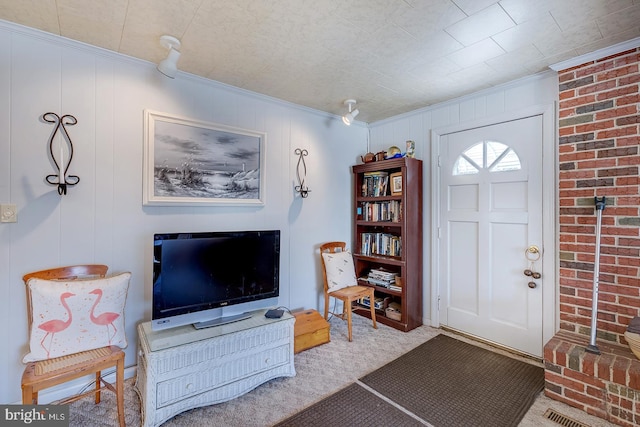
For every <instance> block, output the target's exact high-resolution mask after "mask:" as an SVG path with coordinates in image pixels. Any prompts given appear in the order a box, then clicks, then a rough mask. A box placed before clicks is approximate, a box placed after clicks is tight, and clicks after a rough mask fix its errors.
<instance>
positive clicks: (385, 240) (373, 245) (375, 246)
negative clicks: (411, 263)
mask: <svg viewBox="0 0 640 427" xmlns="http://www.w3.org/2000/svg"><path fill="white" fill-rule="evenodd" d="M360 239H361V244H360V245H361V247H360V253H361V254H362V255H384V256H396V257H399V256H402V242H401V239H400V236H396V235H393V234H388V233H361V235H360Z"/></svg>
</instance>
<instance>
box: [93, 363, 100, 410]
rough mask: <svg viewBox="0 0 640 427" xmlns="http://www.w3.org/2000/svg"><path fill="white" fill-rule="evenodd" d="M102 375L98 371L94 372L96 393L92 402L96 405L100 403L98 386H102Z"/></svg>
mask: <svg viewBox="0 0 640 427" xmlns="http://www.w3.org/2000/svg"><path fill="white" fill-rule="evenodd" d="M101 381H102V373H101V372H100V371H98V372H96V392H95V393H94V394H95V399H94V402H95V403H96V405H97V404H98V403H100V386H101V385H102V382H101Z"/></svg>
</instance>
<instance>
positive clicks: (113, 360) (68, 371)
mask: <svg viewBox="0 0 640 427" xmlns="http://www.w3.org/2000/svg"><path fill="white" fill-rule="evenodd" d="M107 270H108V267H107V266H106V265H98V264H91V265H74V266H68V267H59V268H53V269H49V270H43V271H37V272H33V273H28V274H25V275H24V277H23V280H24V283H25V285H26V290H27V309H28V314H29V331H30V335H31V337H30V347H31V352H30V353H29V354H28V355H27V356H25V360H24V361H25V363H26V364H27V366H26V368H25V370H24V373H23V375H22V403H23V404H37V403H38V392H39V391H40V390H43V389H46V388H49V387H53V386H55V385H58V384H62V383H65V382H67V381H71V380H74V379H77V378H80V377H84V376H86V375H90V374H95V389H93V388H92V389H91V390H89V391H86V392H84V393H81V394H78V395H75V396H71V397H69V398H67V399H65V400H64V401H63V402H60V403H61V404H66V403H70V402H73V401H76V400H78V399H81V398H83V397H85V396H87V395H90V394H95V403H96V404H97V403H100V392H101V391H102V390H104V389H108V390H110V391H112V392H113V393H115V394H116V401H117V406H118V422H119V424H120V426H121V427H124V425H125V418H124V352H123V351H122V348H121V347H123V345H122V339H120V340H119V341H117V339H118V338H117V337H115V334H116V333H118V332H119V333H120V334H124V328H122V331H116V332H115V333H114V332H113V329H112V328H111V327H114V328H116V327H117V326H122V325H120V324H119V323H116V320H118V319H117V318H118V317H119V316H120V315H121V314H122V315H123V314H124V313H122V312H121V313H116V312H107V311H106V310H104V308H105V307H107V308H111V306H107V304H108V301H109V299H108V298H109V294H108V292H111V290H110V289H107V288H108V287H109V286H118V289H119V290H118V292H119V293H122V292H124V293H125V296H124V297H122V296H121V297H120V298H121V300H120V301H119V302H118V304H121V305H122V309H124V300H123V299H122V298H126V292H127V290H128V285H129V278H130V276H131V274H130V273H121V274H120V275H117V276H112V277H110V278H107V277H106V274H107ZM79 279H83V280H79ZM91 286H92V287H91ZM98 290H99V292H98ZM103 291H104V292H105V301H103V303H102V305H100V304H99V302H100V299H101V298H102V296H103ZM34 292H35V293H37V295H35V296H34ZM39 295H41V296H39ZM54 295H55V297H54ZM76 295H78V296H76ZM67 300H69V302H67ZM39 301H40V302H39ZM71 301H73V303H72V302H71ZM42 302H44V304H54V303H55V304H57V306H58V308H59V306H60V304H61V305H62V306H63V307H64V310H66V314H65V315H64V316H63V317H62V319H60V316H59V315H57V316H53V315H52V313H51V311H50V310H49V311H43V313H45V314H48V315H49V316H50V317H58V319H56V318H53V319H51V318H49V319H47V318H46V316H43V315H42V313H34V304H35V305H36V307H35V308H36V310H38V309H42V308H43V307H40V308H39V307H37V305H38V304H42ZM80 304H82V305H80ZM70 306H71V307H73V308H78V307H81V308H82V311H83V312H82V313H75V314H76V318H80V317H83V318H84V319H86V321H87V322H89V321H91V322H93V323H94V324H95V326H94V329H95V330H96V331H98V333H100V334H101V336H103V337H104V339H107V342H111V341H114V345H104V346H102V347H99V348H90V349H87V350H84V351H77V352H74V349H73V344H72V343H71V342H70V341H77V342H85V343H84V344H83V345H89V344H88V343H86V341H89V340H87V339H83V337H80V336H75V337H74V338H77V339H74V340H69V339H68V337H64V335H63V331H64V330H65V329H67V328H69V331H67V333H68V334H70V333H71V331H72V330H73V328H70V327H69V326H71V323H72V320H73V319H72V317H73V314H74V313H73V311H72V308H70ZM85 310H86V311H85ZM96 313H102V314H98V315H97V316H96ZM34 316H36V317H34ZM64 319H66V320H64ZM119 320H120V322H121V323H124V319H119ZM43 321H44V322H43ZM40 322H41V323H40ZM35 323H38V324H37V325H36V324H35ZM116 325H117V326H116ZM105 327H106V328H105ZM32 328H33V329H32ZM84 329H86V328H84V327H83V330H84ZM43 334H44V338H42V339H41V336H42V335H43ZM56 334H59V335H57V336H56ZM112 335H113V336H112ZM47 343H48V346H47ZM115 344H119V345H115ZM64 345H67V346H68V347H69V348H65V349H64V350H62V352H64V353H65V354H64V355H60V356H58V357H54V353H55V350H56V349H59V348H60V347H62V346H64ZM124 346H126V339H125V341H124ZM50 354H51V357H49V355H50ZM110 368H114V369H115V373H116V381H115V386H114V385H112V384H110V383H109V382H107V381H105V380H104V378H103V377H102V371H103V370H106V369H110Z"/></svg>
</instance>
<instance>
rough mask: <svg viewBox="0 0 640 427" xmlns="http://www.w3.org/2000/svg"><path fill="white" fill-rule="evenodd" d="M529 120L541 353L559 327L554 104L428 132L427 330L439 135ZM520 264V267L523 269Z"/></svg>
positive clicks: (435, 258)
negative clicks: (534, 132)
mask: <svg viewBox="0 0 640 427" xmlns="http://www.w3.org/2000/svg"><path fill="white" fill-rule="evenodd" d="M532 116H542V205H543V206H542V224H543V230H542V245H543V250H544V252H543V257H544V263H543V270H542V271H541V273H542V274H543V277H544V284H543V289H542V323H543V324H542V341H543V342H542V343H541V344H540V346H541V349H542V348H543V347H544V344H545V343H547V342H548V341H549V340H550V339H551V338H552V337H553V336H554V335H555V333H556V331H557V328H558V326H559V319H558V318H557V313H558V304H559V303H558V300H557V288H556V283H557V278H558V274H559V271H558V261H557V256H556V254H557V253H558V246H559V242H558V239H557V237H556V236H557V233H556V230H557V229H558V217H557V214H556V204H557V200H558V185H557V183H558V168H557V162H558V160H557V156H556V153H557V138H556V135H557V132H556V129H557V127H556V123H557V120H556V106H555V104H542V105H533V106H530V107H527V108H523V109H519V110H514V111H510V112H506V113H502V114H498V115H495V116H491V117H486V118H482V119H478V120H474V121H471V122H465V123H457V124H454V125H448V126H443V127H439V128H434V129H432V130H431V182H432V191H431V212H432V217H431V235H432V236H433V238H432V239H431V266H432V269H431V296H430V299H431V301H430V305H431V310H430V311H431V319H430V320H431V326H433V327H436V328H437V327H440V312H439V305H440V280H441V278H442V277H441V272H440V262H439V261H440V260H439V253H438V248H439V240H440V238H439V233H438V229H439V226H440V196H441V191H442V188H441V185H442V183H441V182H440V166H439V156H440V139H441V137H442V136H443V135H447V134H450V133H455V132H462V131H466V130H471V129H475V128H479V127H485V126H490V125H496V124H500V123H504V122H508V121H513V120H519V119H525V118H528V117H532ZM524 264H525V263H524V261H523V265H524Z"/></svg>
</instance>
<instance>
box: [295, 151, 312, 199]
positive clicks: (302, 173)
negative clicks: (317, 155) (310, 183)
mask: <svg viewBox="0 0 640 427" xmlns="http://www.w3.org/2000/svg"><path fill="white" fill-rule="evenodd" d="M295 153H296V154H297V155H298V156H300V157H299V158H298V165H297V166H296V176H297V177H298V183H299V184H300V185H296V187H295V190H296V191H297V192H298V193H300V196H302V198H303V199H304V198H307V197H308V196H309V192H311V190H309V187H305V186H304V180H305V179H306V177H307V164H306V163H305V162H304V158H305V156H308V155H309V152H308V151H307V150H304V149H303V150H301V149H299V148H296V151H295ZM300 166H302V169H301V168H300Z"/></svg>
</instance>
